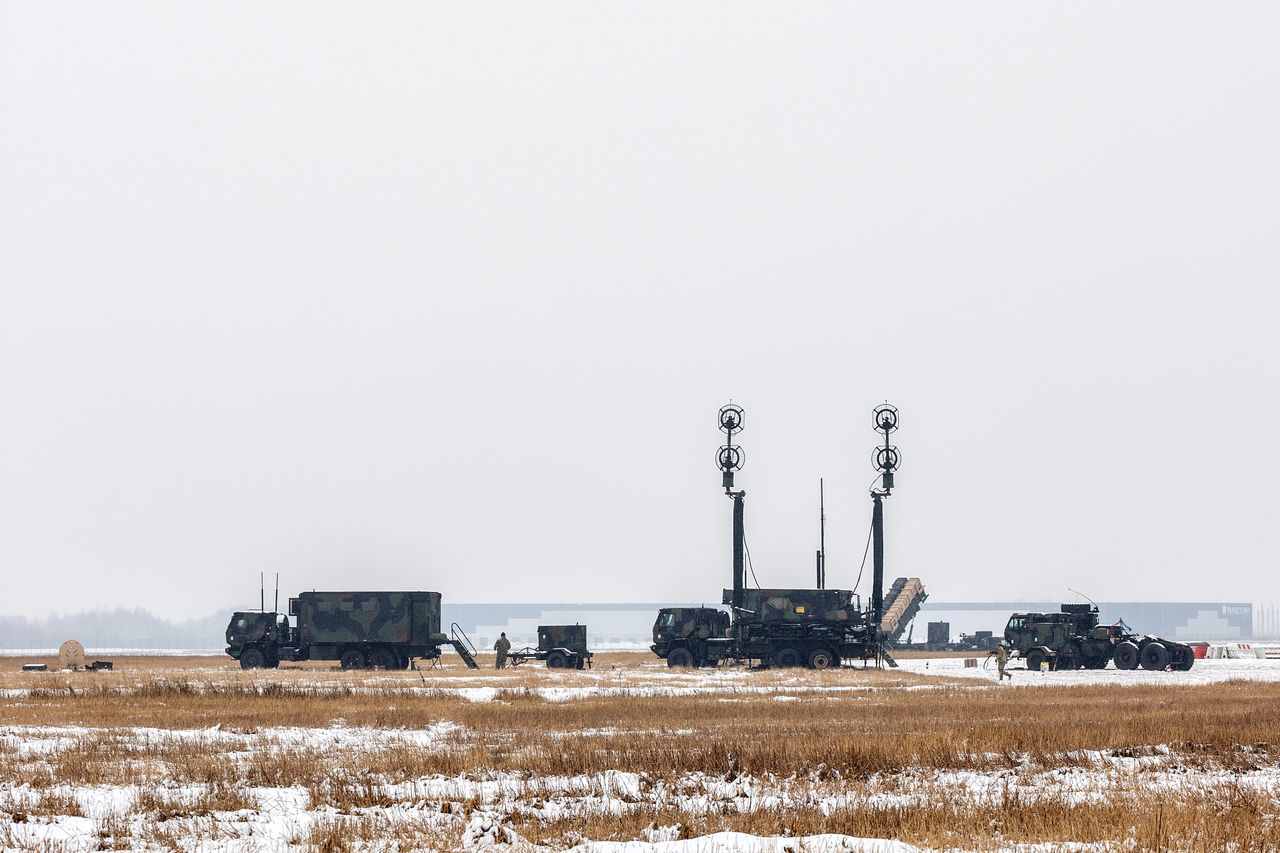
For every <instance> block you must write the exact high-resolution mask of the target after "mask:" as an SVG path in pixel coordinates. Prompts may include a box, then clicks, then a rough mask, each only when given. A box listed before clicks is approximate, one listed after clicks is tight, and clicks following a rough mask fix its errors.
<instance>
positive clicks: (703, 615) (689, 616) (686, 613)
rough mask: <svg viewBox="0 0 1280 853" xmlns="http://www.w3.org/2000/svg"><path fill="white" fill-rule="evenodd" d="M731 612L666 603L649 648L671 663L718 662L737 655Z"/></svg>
mask: <svg viewBox="0 0 1280 853" xmlns="http://www.w3.org/2000/svg"><path fill="white" fill-rule="evenodd" d="M732 646H733V641H732V640H731V639H730V637H729V614H728V613H725V612H724V611H723V610H717V609H716V608H714V607H664V608H662V609H661V610H659V611H658V618H657V619H656V620H655V621H654V623H653V645H651V646H649V648H650V649H651V650H652V651H653V653H654V654H655V655H657V656H658V657H660V658H663V659H664V660H666V662H667V666H670V667H691V666H715V665H716V664H717V663H719V662H720V661H722V660H726V659H729V658H732V657H733V648H732Z"/></svg>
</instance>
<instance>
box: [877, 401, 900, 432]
mask: <svg viewBox="0 0 1280 853" xmlns="http://www.w3.org/2000/svg"><path fill="white" fill-rule="evenodd" d="M873 415H874V419H873V423H874V424H875V426H874V429H875V431H876V432H884V433H890V432H893V431H894V430H896V429H897V428H898V409H897V407H895V406H890V405H889V404H888V403H885V404H883V405H880V406H876V408H875V411H874V412H873Z"/></svg>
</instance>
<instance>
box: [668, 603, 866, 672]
mask: <svg viewBox="0 0 1280 853" xmlns="http://www.w3.org/2000/svg"><path fill="white" fill-rule="evenodd" d="M734 594H735V591H734V590H731V589H726V590H725V591H724V603H725V604H732V602H733V599H734ZM738 594H739V595H741V596H742V602H743V603H742V608H741V612H740V613H739V617H738V620H737V622H736V623H734V622H732V620H731V619H730V616H729V614H728V613H726V612H724V611H723V610H718V609H715V608H710V607H666V608H663V609H662V610H660V611H658V618H657V620H656V621H655V622H654V625H653V644H652V645H651V646H650V647H649V648H650V649H651V650H652V651H653V653H654V654H656V655H657V656H658V657H661V658H665V659H666V661H667V666H670V667H691V666H692V667H697V666H715V665H716V664H718V663H720V661H723V660H738V661H746V662H751V661H759V662H760V663H761V664H762V665H764V666H775V667H792V666H808V667H810V668H813V669H827V668H829V667H836V666H840V664H841V662H842V661H844V660H852V659H854V658H860V657H864V656H865V655H866V654H867V651H868V647H867V639H868V636H867V627H866V622H865V619H864V618H863V614H862V612H861V610H860V609H859V607H858V606H857V605H856V604H855V603H854V601H853V593H852V592H851V591H850V590H842V589H742V590H740V591H739V592H738Z"/></svg>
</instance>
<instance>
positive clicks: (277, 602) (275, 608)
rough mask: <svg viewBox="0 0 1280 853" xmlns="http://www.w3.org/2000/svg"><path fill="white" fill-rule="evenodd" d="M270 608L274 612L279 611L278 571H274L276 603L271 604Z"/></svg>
mask: <svg viewBox="0 0 1280 853" xmlns="http://www.w3.org/2000/svg"><path fill="white" fill-rule="evenodd" d="M271 609H272V610H274V611H275V612H276V613H279V612H280V573H279V572H276V603H275V604H273V605H271Z"/></svg>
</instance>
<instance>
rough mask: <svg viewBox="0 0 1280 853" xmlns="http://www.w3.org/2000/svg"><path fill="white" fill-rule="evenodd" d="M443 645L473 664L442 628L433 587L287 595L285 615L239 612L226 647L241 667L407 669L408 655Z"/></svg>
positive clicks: (424, 654)
mask: <svg viewBox="0 0 1280 853" xmlns="http://www.w3.org/2000/svg"><path fill="white" fill-rule="evenodd" d="M290 616H292V617H294V618H295V619H296V620H297V621H296V622H295V623H294V624H292V625H291V624H290V622H289V617H290ZM446 645H451V646H453V647H454V648H455V649H458V651H459V654H461V655H462V657H463V660H464V661H466V662H467V665H468V666H469V667H472V668H474V666H475V661H474V658H473V657H472V656H471V655H470V653H469V650H467V649H466V648H465V646H464V645H463V644H462V643H461V642H460V641H457V640H454V639H452V638H450V637H449V636H447V635H445V634H443V633H441V631H440V593H438V592H304V593H302V594H301V595H299V596H298V597H297V598H291V599H289V616H285V615H284V614H281V613H267V612H258V611H240V612H237V613H234V614H232V617H231V622H230V623H229V624H228V625H227V654H229V655H230V656H231V657H233V658H235V659H236V660H238V661H240V666H241V668H243V669H257V668H259V667H276V666H279V665H280V662H281V661H308V660H336V661H339V662H340V663H341V665H342V668H343V669H364V668H370V667H374V666H377V667H382V668H383V669H406V668H408V666H409V662H410V660H412V659H413V658H438V657H439V656H440V649H441V647H442V646H446Z"/></svg>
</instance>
